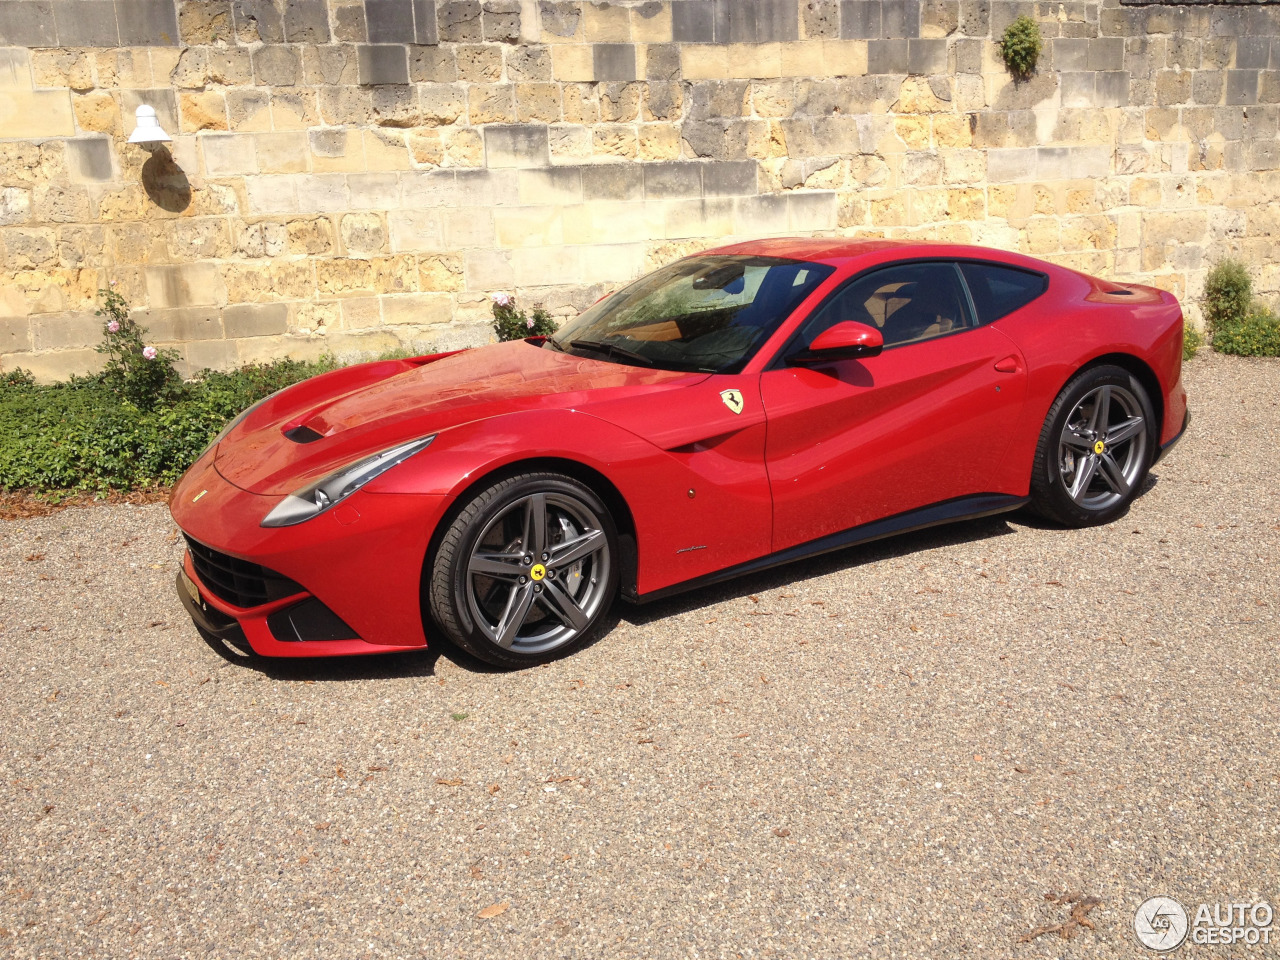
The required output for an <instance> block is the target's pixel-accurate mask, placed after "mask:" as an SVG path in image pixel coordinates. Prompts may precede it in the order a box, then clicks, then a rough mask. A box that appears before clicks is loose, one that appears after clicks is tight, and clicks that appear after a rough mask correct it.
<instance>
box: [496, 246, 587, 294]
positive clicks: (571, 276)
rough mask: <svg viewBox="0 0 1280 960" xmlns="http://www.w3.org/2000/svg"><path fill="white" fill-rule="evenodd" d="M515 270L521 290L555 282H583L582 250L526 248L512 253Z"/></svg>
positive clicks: (569, 248)
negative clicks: (525, 287)
mask: <svg viewBox="0 0 1280 960" xmlns="http://www.w3.org/2000/svg"><path fill="white" fill-rule="evenodd" d="M511 267H512V271H513V273H514V274H515V283H516V286H517V287H522V286H528V287H541V286H545V285H547V283H548V281H550V282H554V283H580V282H581V280H582V256H581V250H580V248H578V247H525V248H521V249H517V250H512V251H511Z"/></svg>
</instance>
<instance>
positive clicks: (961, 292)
mask: <svg viewBox="0 0 1280 960" xmlns="http://www.w3.org/2000/svg"><path fill="white" fill-rule="evenodd" d="M847 320H853V321H856V322H859V323H865V324H867V325H869V326H873V327H875V328H876V329H878V330H880V332H881V335H882V336H883V337H884V341H885V347H884V350H883V352H882V353H881V354H879V355H878V356H875V357H867V358H860V359H848V360H835V361H831V362H827V363H822V364H820V365H816V366H793V365H788V364H787V357H788V356H791V355H794V354H795V353H797V352H799V351H801V350H803V349H805V348H806V347H807V346H808V345H809V343H811V342H812V341H813V339H814V338H815V337H816V336H817V335H818V334H819V333H821V332H822V331H823V330H825V329H827V327H829V326H831V325H832V324H834V323H838V322H841V321H847ZM760 386H761V400H762V402H763V404H764V408H765V413H766V417H767V438H766V441H765V460H766V465H767V470H768V475H769V482H770V486H771V490H772V494H773V504H774V509H773V518H774V522H773V550H775V551H778V550H784V549H786V548H788V547H792V546H795V545H797V544H802V543H805V542H806V541H809V540H813V539H816V538H818V537H821V536H825V535H827V534H831V533H836V532H838V531H841V530H846V529H849V528H851V527H855V526H858V525H860V524H864V523H868V522H870V521H872V520H877V519H880V518H883V517H887V516H892V515H894V514H897V513H902V512H904V511H907V510H912V509H915V508H917V507H923V506H927V505H929V504H932V503H937V502H939V501H942V500H949V499H951V498H954V497H961V496H965V495H969V494H977V493H1000V492H1018V491H1006V490H1003V489H1000V481H999V480H998V477H999V476H1000V474H1001V471H1000V469H999V466H1000V461H1001V460H1002V458H1003V455H1004V451H1005V449H1006V448H1007V446H1008V442H1009V437H1010V435H1011V431H1012V428H1013V427H1014V425H1015V423H1016V421H1017V419H1018V415H1019V413H1020V410H1021V405H1022V401H1023V396H1024V392H1025V387H1026V366H1025V363H1024V361H1023V359H1022V356H1021V354H1020V353H1019V351H1018V350H1017V348H1016V346H1015V345H1014V344H1013V342H1012V341H1011V340H1009V338H1007V337H1006V336H1004V335H1003V334H1001V333H1000V331H999V330H997V329H996V328H995V327H993V326H990V325H986V326H980V325H978V324H977V323H976V321H975V317H974V311H973V304H972V300H971V298H970V297H969V294H968V290H967V288H966V287H965V284H964V280H963V279H962V277H961V275H960V272H959V270H958V268H957V266H956V264H955V263H953V262H947V261H926V262H912V263H902V264H895V265H891V266H887V267H881V268H877V269H875V270H873V271H871V272H869V273H864V274H862V275H860V276H858V277H855V278H854V279H853V280H851V281H849V282H848V283H846V284H844V285H843V286H842V287H841V288H840V289H838V290H837V291H835V292H834V293H833V294H832V295H831V297H830V298H829V299H828V300H827V301H826V302H825V303H824V304H822V305H821V306H820V307H818V308H817V309H816V310H815V311H814V313H813V314H812V315H811V316H810V317H809V318H808V319H807V320H806V321H805V323H804V324H803V325H802V326H801V327H800V329H799V331H798V332H797V334H796V336H795V337H794V338H793V339H792V340H791V341H790V342H789V343H788V345H787V346H786V347H785V348H784V349H783V351H782V352H781V353H780V354H779V357H778V359H777V360H776V361H775V362H774V363H773V364H771V366H770V368H769V369H767V370H766V371H765V372H764V374H762V377H761V385H760ZM1021 492H1023V493H1025V491H1021Z"/></svg>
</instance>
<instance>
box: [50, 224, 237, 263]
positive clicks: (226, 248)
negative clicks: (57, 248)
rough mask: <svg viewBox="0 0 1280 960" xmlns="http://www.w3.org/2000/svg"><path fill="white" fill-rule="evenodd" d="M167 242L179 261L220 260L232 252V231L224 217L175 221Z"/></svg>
mask: <svg viewBox="0 0 1280 960" xmlns="http://www.w3.org/2000/svg"><path fill="white" fill-rule="evenodd" d="M166 242H167V244H168V249H169V256H170V257H172V258H173V259H174V260H175V261H178V262H183V261H188V260H220V259H222V258H224V257H226V256H228V255H229V254H230V252H231V240H230V232H229V230H228V228H227V223H226V221H225V220H223V219H222V218H215V217H200V218H197V219H182V220H177V221H174V223H173V224H172V225H171V226H170V227H169V229H168V236H167V237H166ZM64 257H65V254H64Z"/></svg>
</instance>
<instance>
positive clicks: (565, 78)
mask: <svg viewBox="0 0 1280 960" xmlns="http://www.w3.org/2000/svg"><path fill="white" fill-rule="evenodd" d="M591 51H592V48H591V46H590V45H587V44H557V45H556V46H554V47H552V48H551V64H552V70H553V73H554V75H555V78H556V79H557V80H560V81H562V82H570V83H573V82H591V81H593V80H595V79H596V76H595V61H594V58H593V55H592V52H591ZM686 75H687V74H686Z"/></svg>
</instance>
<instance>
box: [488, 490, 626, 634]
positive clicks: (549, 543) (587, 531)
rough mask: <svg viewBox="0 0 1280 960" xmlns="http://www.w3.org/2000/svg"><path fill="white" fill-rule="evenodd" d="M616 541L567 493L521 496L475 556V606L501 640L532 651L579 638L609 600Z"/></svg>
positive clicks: (501, 516)
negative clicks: (612, 544)
mask: <svg viewBox="0 0 1280 960" xmlns="http://www.w3.org/2000/svg"><path fill="white" fill-rule="evenodd" d="M611 563H612V558H611V557H610V551H609V540H608V537H607V536H606V535H605V531H604V526H603V525H602V523H601V521H600V518H599V517H598V516H597V515H596V513H595V511H594V510H592V509H591V508H590V507H589V506H587V505H586V504H585V503H583V502H582V501H581V500H579V499H577V498H576V497H573V496H570V495H568V494H564V493H534V494H530V495H529V496H526V497H521V498H520V499H519V500H516V501H514V502H513V503H511V504H510V505H509V506H507V507H506V509H504V510H503V511H502V512H501V513H499V514H498V515H497V516H496V517H494V518H493V519H492V520H490V521H489V523H488V524H487V525H486V526H485V528H484V530H483V531H482V532H481V534H480V537H479V538H478V539H477V540H476V541H475V546H474V547H473V548H472V551H471V556H470V557H469V558H468V559H467V590H466V595H467V605H468V607H469V608H470V612H471V617H472V619H473V620H474V621H475V623H476V626H477V627H478V628H479V629H480V631H481V632H483V633H484V635H485V636H486V637H488V639H489V640H490V641H491V642H492V643H495V644H497V645H498V646H500V647H502V648H504V649H507V650H514V651H518V652H520V653H525V654H538V653H546V652H547V651H549V650H554V649H555V648H557V647H562V646H565V645H566V644H569V643H572V642H573V641H574V640H575V639H577V638H578V636H580V635H581V634H582V632H583V631H584V630H586V629H587V628H588V627H589V626H590V625H591V623H592V621H593V620H594V619H595V617H596V614H597V613H598V612H599V611H600V608H601V607H602V606H603V605H604V604H605V603H606V602H607V601H608V596H607V591H608V589H609V583H610V576H609V575H610V564H611Z"/></svg>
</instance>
